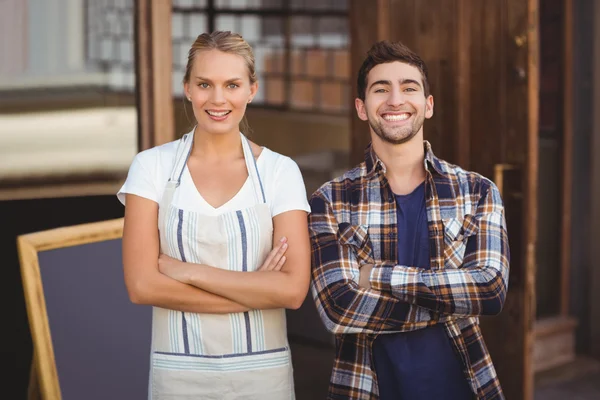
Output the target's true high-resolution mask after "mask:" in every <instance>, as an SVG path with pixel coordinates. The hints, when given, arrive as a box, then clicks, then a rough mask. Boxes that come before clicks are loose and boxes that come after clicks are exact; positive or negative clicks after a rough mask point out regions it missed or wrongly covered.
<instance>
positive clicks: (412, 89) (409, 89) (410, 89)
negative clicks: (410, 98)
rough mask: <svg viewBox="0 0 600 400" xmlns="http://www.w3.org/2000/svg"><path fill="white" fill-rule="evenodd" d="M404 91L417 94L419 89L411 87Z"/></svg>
mask: <svg viewBox="0 0 600 400" xmlns="http://www.w3.org/2000/svg"><path fill="white" fill-rule="evenodd" d="M404 91H406V92H416V91H417V89H415V88H411V87H409V88H406V89H404Z"/></svg>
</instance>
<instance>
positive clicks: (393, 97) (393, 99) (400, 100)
mask: <svg viewBox="0 0 600 400" xmlns="http://www.w3.org/2000/svg"><path fill="white" fill-rule="evenodd" d="M405 101H406V97H405V96H404V93H402V91H401V90H391V91H390V95H389V96H388V100H387V103H388V105H390V106H399V105H402V104H404V102H405Z"/></svg>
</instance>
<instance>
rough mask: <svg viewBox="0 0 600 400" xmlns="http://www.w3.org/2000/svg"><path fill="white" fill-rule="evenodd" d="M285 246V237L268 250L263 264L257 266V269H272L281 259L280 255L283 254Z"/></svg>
mask: <svg viewBox="0 0 600 400" xmlns="http://www.w3.org/2000/svg"><path fill="white" fill-rule="evenodd" d="M287 247H288V245H287V238H285V237H283V238H281V240H280V241H279V244H278V245H277V246H275V247H274V248H273V250H271V251H270V252H269V254H268V255H267V258H266V259H265V261H264V262H263V264H262V265H261V266H260V268H258V271H272V270H273V269H274V268H275V267H276V266H277V265H278V263H279V262H280V261H281V257H283V255H284V254H285V252H286V250H287Z"/></svg>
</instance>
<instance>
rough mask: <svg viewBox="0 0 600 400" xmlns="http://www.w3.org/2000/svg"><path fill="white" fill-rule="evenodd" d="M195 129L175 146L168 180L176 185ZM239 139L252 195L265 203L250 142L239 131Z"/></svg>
mask: <svg viewBox="0 0 600 400" xmlns="http://www.w3.org/2000/svg"><path fill="white" fill-rule="evenodd" d="M195 129H196V128H195V127H194V129H192V131H191V132H189V133H186V134H185V135H183V136H182V137H181V139H180V141H179V146H178V147H177V153H176V156H175V163H174V164H173V170H172V171H171V176H170V179H169V181H176V182H177V185H178V186H179V184H180V183H181V176H182V175H183V171H184V170H185V165H186V163H187V160H188V158H189V157H190V154H191V153H192V148H193V144H194V131H195ZM240 139H241V141H242V150H243V152H244V160H245V161H246V169H247V170H248V176H249V177H250V180H251V181H252V186H253V187H254V195H255V196H256V200H257V201H258V202H259V203H266V202H267V198H266V196H265V190H264V188H263V184H262V181H261V179H260V175H259V174H258V165H257V164H256V159H255V158H254V154H253V153H252V147H250V142H249V141H248V138H246V136H244V134H243V133H241V132H240Z"/></svg>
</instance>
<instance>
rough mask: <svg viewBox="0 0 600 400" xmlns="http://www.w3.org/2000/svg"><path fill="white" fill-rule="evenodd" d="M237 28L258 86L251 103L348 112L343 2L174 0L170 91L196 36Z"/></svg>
mask: <svg viewBox="0 0 600 400" xmlns="http://www.w3.org/2000/svg"><path fill="white" fill-rule="evenodd" d="M213 30H229V31H232V32H237V33H240V34H241V35H242V36H243V37H244V38H245V39H246V40H247V41H248V43H249V44H250V45H251V46H252V48H253V50H254V55H255V59H256V72H257V76H258V79H259V81H260V85H261V90H259V93H258V95H257V96H256V97H255V99H254V102H253V105H254V106H259V107H264V108H273V109H280V110H294V111H308V112H312V113H331V114H345V113H347V112H348V110H349V105H350V104H349V103H348V99H349V98H350V94H349V90H350V85H349V76H350V59H349V58H350V55H349V36H350V35H349V28H348V2H347V1H346V0H329V1H327V0H321V1H317V0H304V1H301V0H292V1H285V0H212V1H210V0H204V1H193V0H173V57H174V60H175V61H174V67H173V88H174V92H175V93H174V94H175V95H176V96H182V89H181V78H182V77H183V74H184V72H185V64H186V62H187V52H188V49H189V47H190V45H191V44H192V43H193V41H194V40H195V38H196V37H197V35H199V34H200V33H202V32H211V31H213Z"/></svg>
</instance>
